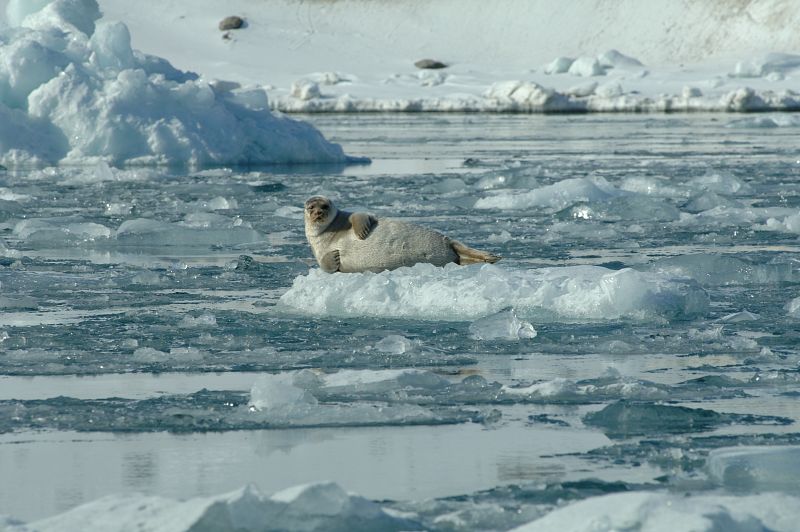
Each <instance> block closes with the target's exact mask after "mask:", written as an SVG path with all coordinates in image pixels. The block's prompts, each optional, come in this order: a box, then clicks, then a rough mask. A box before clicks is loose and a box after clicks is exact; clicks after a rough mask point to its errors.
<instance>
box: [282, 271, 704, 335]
mask: <svg viewBox="0 0 800 532" xmlns="http://www.w3.org/2000/svg"><path fill="white" fill-rule="evenodd" d="M280 301H281V303H282V304H284V305H286V306H288V307H292V308H294V309H296V310H299V311H302V312H305V313H309V314H316V315H331V316H384V317H409V318H422V319H431V320H446V321H472V320H475V319H476V318H480V317H483V316H487V315H489V314H495V313H497V312H500V311H501V310H503V309H504V308H508V307H513V308H515V309H516V310H517V312H519V313H520V315H523V316H536V317H537V318H539V319H553V317H554V316H558V317H561V318H567V319H619V318H622V317H628V318H636V319H658V320H660V319H664V318H676V319H685V318H687V317H689V316H696V315H698V314H702V313H703V312H705V311H706V309H707V307H708V296H707V295H706V294H705V292H704V291H703V290H702V289H701V288H700V287H699V286H697V285H696V284H694V283H691V282H690V283H686V282H683V281H674V280H672V279H671V277H667V276H661V275H653V274H647V273H642V272H637V271H635V270H631V269H627V268H626V269H622V270H609V269H606V268H601V267H597V266H570V267H564V268H543V269H534V270H506V269H504V268H502V267H499V266H494V265H484V266H477V265H476V266H467V267H461V266H456V265H447V266H445V267H443V268H437V267H435V266H432V265H430V264H417V265H415V266H414V267H411V268H400V269H397V270H393V271H384V272H381V273H371V272H368V273H354V274H341V273H336V274H333V275H331V274H326V273H324V272H322V271H321V270H318V269H314V270H311V271H310V272H309V273H308V275H303V276H298V277H297V278H295V280H294V282H293V284H292V287H291V288H290V289H289V290H288V291H287V292H286V293H285V294H284V295H283V296H281V299H280Z"/></svg>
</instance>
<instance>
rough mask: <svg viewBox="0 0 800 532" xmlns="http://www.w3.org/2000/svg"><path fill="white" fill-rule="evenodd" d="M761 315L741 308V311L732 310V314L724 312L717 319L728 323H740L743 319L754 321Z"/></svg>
mask: <svg viewBox="0 0 800 532" xmlns="http://www.w3.org/2000/svg"><path fill="white" fill-rule="evenodd" d="M760 318H761V316H759V315H758V314H753V313H752V312H750V311H747V310H743V311H741V312H734V313H732V314H726V315H725V316H722V317H721V318H720V319H719V321H724V322H728V323H741V322H743V321H755V320H758V319H760Z"/></svg>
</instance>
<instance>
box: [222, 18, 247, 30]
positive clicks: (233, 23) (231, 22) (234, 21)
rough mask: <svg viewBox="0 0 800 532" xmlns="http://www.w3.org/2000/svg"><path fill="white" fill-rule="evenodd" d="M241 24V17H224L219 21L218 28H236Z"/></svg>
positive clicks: (242, 22) (242, 24)
mask: <svg viewBox="0 0 800 532" xmlns="http://www.w3.org/2000/svg"><path fill="white" fill-rule="evenodd" d="M242 26H244V19H243V18H242V17H237V16H236V15H231V16H230V17H225V18H224V19H222V20H221V21H220V22H219V29H220V30H221V31H227V30H238V29H239V28H241V27H242Z"/></svg>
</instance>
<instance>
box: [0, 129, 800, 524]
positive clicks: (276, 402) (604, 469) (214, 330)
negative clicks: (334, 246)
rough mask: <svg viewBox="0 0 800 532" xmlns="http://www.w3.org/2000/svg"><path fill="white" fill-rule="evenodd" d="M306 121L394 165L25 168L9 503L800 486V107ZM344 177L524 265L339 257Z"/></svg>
mask: <svg viewBox="0 0 800 532" xmlns="http://www.w3.org/2000/svg"><path fill="white" fill-rule="evenodd" d="M306 118H307V119H308V120H310V121H312V122H313V123H314V124H315V125H316V126H317V127H319V128H320V129H321V130H322V131H323V133H324V134H325V135H326V136H327V137H328V138H330V139H332V140H333V141H335V142H339V143H341V144H342V145H343V147H344V149H345V151H346V152H347V153H349V154H353V155H359V156H366V157H369V158H371V159H372V163H371V164H368V165H367V164H361V165H349V166H330V165H327V166H318V167H314V166H297V167H267V168H200V169H192V170H185V169H161V168H127V169H116V168H110V167H108V166H107V165H105V164H102V163H101V164H99V165H98V166H96V167H91V168H70V167H63V168H47V169H28V170H20V169H15V170H13V171H2V172H0V237H2V240H0V311H1V312H0V514H4V515H7V516H12V517H13V518H16V519H20V520H22V521H25V522H31V521H36V520H38V519H42V518H45V517H49V516H54V515H57V514H60V513H62V512H65V511H67V510H69V509H71V508H74V507H76V506H79V505H82V504H85V503H88V502H90V501H95V500H96V499H98V498H100V497H102V496H104V495H107V494H118V496H119V497H122V498H125V497H128V498H127V499H124V500H128V501H134V502H131V505H135V503H136V501H138V500H140V499H137V498H136V497H143V496H150V495H158V496H164V497H168V498H171V499H191V498H195V497H199V496H216V495H218V494H220V493H223V492H227V491H231V490H237V489H240V488H242V487H243V486H245V485H247V484H254V485H255V487H256V489H258V490H260V492H262V493H272V492H276V491H278V490H281V489H284V488H289V487H292V486H297V485H299V484H304V483H308V482H316V481H333V482H335V483H336V484H335V485H323V486H328V487H325V488H320V489H322V490H323V492H324V497H327V498H328V499H331V498H336V497H339V498H341V497H343V495H341V494H340V492H339V491H336V490H338V489H340V488H338V487H336V488H335V489H334V488H333V487H330V486H336V485H338V486H341V487H343V488H344V489H346V490H350V491H353V492H356V493H358V494H360V495H361V496H363V497H366V498H367V499H369V500H371V501H376V502H378V503H379V504H380V505H381V506H382V507H383V508H384V509H388V511H390V512H392V514H391V515H393V516H395V517H397V516H402V518H403V519H406V521H402V523H401V522H399V521H398V522H394V521H393V523H394V524H392V525H391V526H395V527H399V528H403V527H406V528H408V527H411V526H412V525H411V524H413V525H414V526H416V527H418V528H425V529H430V530H457V529H464V530H471V529H476V528H480V529H494V530H506V529H510V528H512V527H514V526H517V525H521V524H524V523H527V522H529V521H532V520H534V519H536V518H539V517H541V516H551V517H549V518H550V519H551V520H555V521H553V522H556V523H557V522H561V523H563V522H564V521H558V519H560V518H559V515H561V514H558V513H557V512H558V511H559V510H558V509H559V508H560V507H562V506H564V505H566V504H568V503H572V502H575V501H580V500H584V499H586V504H589V503H590V502H591V501H592V500H594V499H595V498H596V497H598V496H602V495H608V494H614V493H619V492H635V493H636V494H637V495H636V496H637V497H640V498H641V499H642V500H641V501H638V499H637V501H638V502H636V504H639V503H641V504H645V503H647V504H652V500H655V499H651V498H648V497H661V498H660V499H657V500H658V501H659V504H663V505H666V506H669V505H672V504H673V502H675V504H678V502H680V501H678V500H677V499H676V500H675V501H673V500H672V499H669V497H673V496H674V495H673V494H675V493H678V494H688V495H689V496H690V499H691V500H692V501H695V502H694V503H692V504H696V505H699V506H702V504H706V502H704V501H711V502H709V503H708V504H713V505H716V506H714V507H715V508H717V509H718V510H719V508H722V510H719V511H720V512H722V513H724V514H725V515H728V516H730V515H733V516H734V517H730V518H731V519H734V518H735V517H736V516H735V515H734V514H735V511H734V510H731V508H737V507H738V508H739V509H740V510H741V508H744V507H746V505H745V506H742V504H744V503H742V504H738V503H736V502H731V500H734V501H737V500H748V501H750V503H749V504H750V505H751V506H752V507H754V508H755V507H758V508H768V507H771V505H772V506H776V505H777V506H780V504H782V501H784V498H786V497H789V499H786V500H791V501H795V500H796V499H795V498H793V497H795V496H797V495H799V494H800V484H798V483H797V481H796V478H797V476H796V475H797V474H798V472H799V469H798V468H800V465H798V464H800V454H798V452H797V451H798V449H799V448H800V447H799V446H798V442H799V441H800V435H799V434H800V432H799V431H798V421H797V420H798V419H800V406H798V404H799V403H798V397H800V366H798V363H799V362H800V353H799V352H798V335H800V299H798V297H800V285H798V280H800V264H799V263H798V261H797V257H798V251H800V242H798V235H799V234H800V185H798V177H800V155H798V152H797V145H796V138H797V131H798V130H797V126H796V125H795V123H794V122H793V121H787V120H783V119H782V115H774V116H772V115H765V116H763V117H762V116H759V117H755V118H750V117H744V118H742V117H736V116H731V115H699V114H698V115H537V116H528V115H447V114H444V115H437V114H434V115H414V114H412V115H380V114H367V115H336V116H333V115H331V116H326V115H316V116H310V117H306ZM315 194H324V195H328V196H330V197H332V198H333V199H334V200H335V202H336V203H337V205H338V206H340V207H341V208H343V209H346V210H364V211H369V212H372V213H373V214H375V215H376V216H378V217H379V218H380V217H393V218H400V219H403V220H406V221H409V222H413V223H418V224H422V225H425V226H426V227H430V228H432V229H435V230H438V231H441V232H442V233H444V234H447V235H449V236H452V237H454V238H457V239H458V240H460V241H462V242H464V243H467V244H468V245H471V246H473V247H476V248H479V249H483V250H486V251H490V252H492V253H496V254H499V255H501V256H503V260H502V261H501V262H499V263H497V264H495V265H490V266H481V265H473V266H469V267H457V266H454V265H453V266H448V267H445V268H434V267H432V266H428V265H418V266H415V267H413V268H404V269H401V270H397V271H394V272H384V273H379V274H373V273H365V274H333V275H329V274H324V273H322V272H320V271H319V270H318V269H317V266H316V264H315V263H314V262H313V258H312V255H311V252H310V250H309V248H308V245H307V244H306V242H305V237H304V234H303V221H302V204H303V201H304V199H305V198H307V197H308V196H311V195H315ZM326 490H327V491H326ZM301 491H302V490H301ZM237 493H238V492H237ZM302 493H306V492H302ZM341 493H344V492H341ZM134 494H144V495H134ZM758 494H760V495H758ZM296 495H297V493H293V495H292V496H291V497H289V496H287V495H285V494H284V495H281V496H276V497H277V498H274V499H269V501H273V502H270V504H278V503H277V502H274V501H284V502H285V501H286V500H290V499H291V500H292V501H295V500H296V497H295V496H296ZM614 496H615V497H616V495H614ZM731 496H736V497H739V498H740V499H730V497H731ZM237 497H240V498H241V497H244V498H245V499H247V500H250V499H248V497H250V498H253V497H256V496H255V495H253V494H252V493H251V492H250V491H247V490H245V492H242V493H240V495H237ZM287 497H289V498H288V499H287ZM292 497H295V498H292ZM309 497H312V496H311V495H309ZM324 497H323V498H324ZM714 497H716V498H714ZM726 497H728V498H727V499H726ZM747 497H751V498H752V497H761V499H757V500H756V499H746V498H747ZM256 498H257V497H256ZM328 499H326V500H328ZM148 500H149V499H148ZM236 500H240V499H236ZM259 500H260V499H259ZM311 500H316V499H313V497H312V499H311ZM337 500H339V499H337ZM342 500H344V499H342ZM347 500H350V499H347ZM359 500H361V499H359ZM647 501H651V502H647ZM665 501H666V502H665ZM676 501H677V502H676ZM753 501H757V504H756V502H753ZM759 501H760V502H759ZM367 502H368V501H363V503H364V504H367ZM350 503H352V501H350ZM350 503H348V504H350ZM109 504H110V503H109ZM142 504H144V503H142ZM282 504H283V503H282ZM286 504H288V503H286ZM353 504H355V503H353ZM359 504H361V503H359ZM620 504H625V503H620ZM680 504H684V503H682V502H681V503H680ZM601 505H602V506H604V507H606V510H608V508H609V507H608V505H607V504H604V503H601ZM666 506H665V507H666ZM613 507H614V506H613V504H612V506H611V508H613ZM92 508H94V507H92ZM103 508H105V509H103ZM348 508H350V507H348ZM359 508H361V506H359ZM370 508H371V507H370ZM587 508H589V507H588V506H587ZM726 508H727V509H728V510H725V509H726ZM87 511H88V510H87ZM297 511H300V510H297ZM340 511H341V512H344V510H340ZM348 511H349V510H348ZM359 511H360V510H359ZM370 511H371V510H370ZM568 511H569V510H568ZM742 511H743V510H742ZM765 511H766V510H765ZM92 512H94V513H100V514H102V513H103V512H106V514H107V517H109V518H110V516H111V515H112V514H113V510H109V509H108V508H106V507H105V506H103V505H102V504H101V505H100V506H98V507H97V508H95V509H94V510H92ZM725 512H728V513H725ZM731 512H732V513H731ZM612 513H613V512H612ZM298 515H301V516H302V512H301V513H300V514H298ZM348 515H350V514H348ZM353 515H356V514H353ZM357 515H362V514H358V513H357ZM397 518H398V519H399V517H397ZM54 519H56V521H54V522H55V523H56V524H53V523H52V522H51V524H50V525H49V526H51V527H53V529H58V527H59V525H58V523H59V521H58V519H59V517H58V516H56V517H55V518H54ZM734 520H735V519H734ZM12 522H15V521H8V523H12ZM370 522H371V521H370ZM609 522H610V521H609ZM3 523H4V521H2V519H0V529H1V528H2V527H3V526H4V525H3ZM375 523H378V524H376V525H375V527H376V529H378V528H382V529H390V528H391V526H389V525H388V524H387V523H386V522H383V521H375ZM398 523H399V524H398ZM409 523H411V524H409ZM543 523H544V521H543ZM8 526H11V525H8ZM32 526H33V525H32ZM64 526H65V525H64ZM341 526H344V525H341ZM543 526H544V525H543ZM775 526H777V525H775ZM34 528H35V527H34ZM44 528H45V529H46V527H44ZM412 528H413V527H412ZM542 529H546V528H542Z"/></svg>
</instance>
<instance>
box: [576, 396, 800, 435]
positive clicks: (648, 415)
mask: <svg viewBox="0 0 800 532" xmlns="http://www.w3.org/2000/svg"><path fill="white" fill-rule="evenodd" d="M583 421H584V423H585V424H587V425H591V426H595V427H599V428H601V429H602V430H603V432H604V433H605V434H606V436H608V437H609V438H623V439H624V438H629V437H632V436H645V435H646V436H652V435H654V434H675V433H684V432H700V431H706V430H711V429H714V428H717V427H720V426H723V425H730V424H733V423H744V424H754V423H774V424H781V425H786V424H789V423H792V422H793V420H791V419H789V418H781V417H775V416H754V415H743V414H728V413H719V412H715V411H713V410H708V409H705V408H687V407H684V406H674V405H665V404H658V403H639V402H629V401H625V400H623V401H617V402H615V403H612V404H610V405H608V406H606V407H605V408H603V409H602V410H600V411H597V412H591V413H589V414H587V415H586V416H584V418H583Z"/></svg>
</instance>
